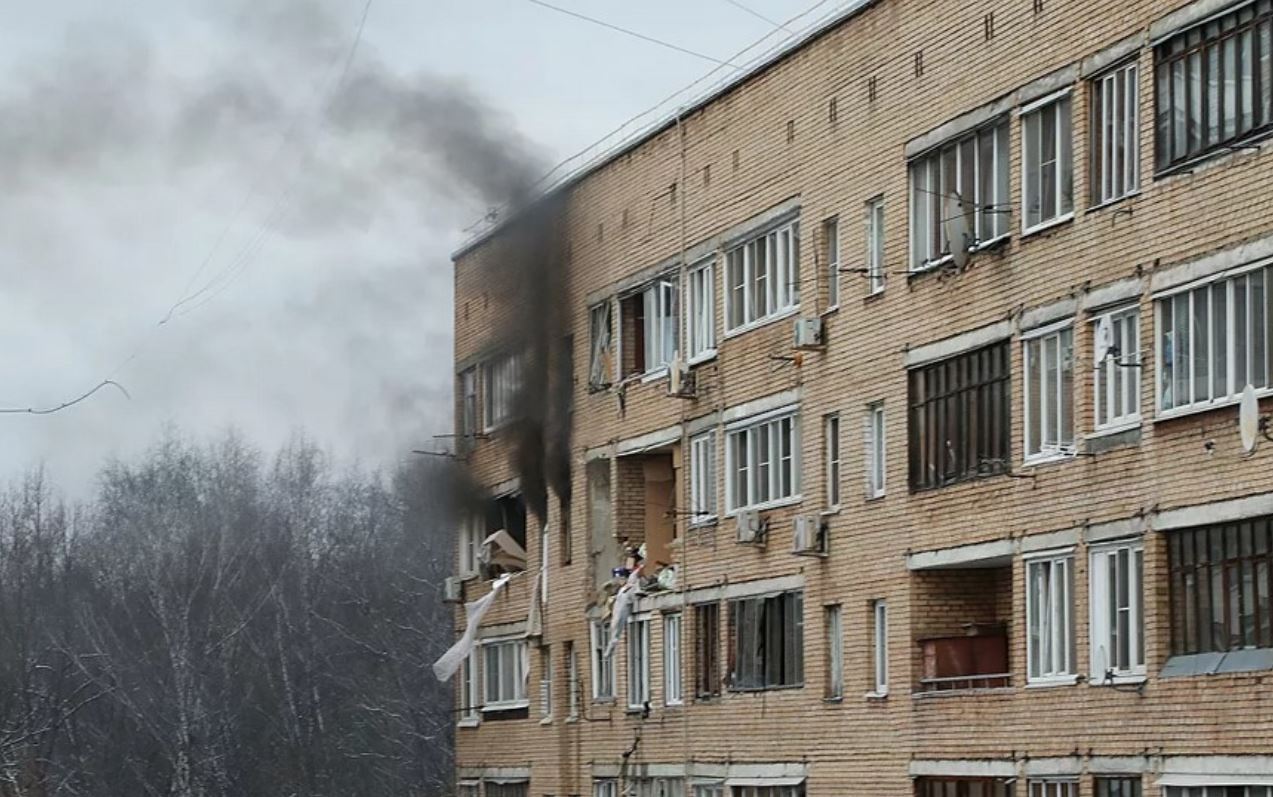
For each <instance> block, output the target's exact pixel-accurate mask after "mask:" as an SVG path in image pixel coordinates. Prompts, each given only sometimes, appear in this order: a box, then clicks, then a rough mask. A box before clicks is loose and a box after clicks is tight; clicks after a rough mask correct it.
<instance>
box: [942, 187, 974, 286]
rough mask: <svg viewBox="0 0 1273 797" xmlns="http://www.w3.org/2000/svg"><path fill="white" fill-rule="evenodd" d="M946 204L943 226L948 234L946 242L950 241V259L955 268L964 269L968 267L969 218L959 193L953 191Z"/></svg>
mask: <svg viewBox="0 0 1273 797" xmlns="http://www.w3.org/2000/svg"><path fill="white" fill-rule="evenodd" d="M945 204H946V206H945V208H943V213H942V215H943V216H944V217H945V221H944V222H943V224H942V226H943V228H944V229H945V232H946V240H947V241H950V257H951V260H953V261H954V263H955V268H958V269H962V268H963V267H964V266H966V265H968V216H967V215H966V211H965V209H964V201H963V199H961V198H960V196H959V193H958V192H955V191H952V192H951V194H950V196H948V197H946V203H945Z"/></svg>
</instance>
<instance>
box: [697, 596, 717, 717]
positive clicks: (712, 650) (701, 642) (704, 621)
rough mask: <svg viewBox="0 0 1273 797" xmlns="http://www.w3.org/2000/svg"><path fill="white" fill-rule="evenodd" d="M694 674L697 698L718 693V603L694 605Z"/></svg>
mask: <svg viewBox="0 0 1273 797" xmlns="http://www.w3.org/2000/svg"><path fill="white" fill-rule="evenodd" d="M694 663H695V667H694V675H695V692H696V694H697V696H698V698H699V699H702V698H707V697H714V696H716V695H719V694H720V604H719V603H702V604H699V605H698V606H695V607H694Z"/></svg>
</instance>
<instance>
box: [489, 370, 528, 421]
mask: <svg viewBox="0 0 1273 797" xmlns="http://www.w3.org/2000/svg"><path fill="white" fill-rule="evenodd" d="M482 379H483V381H484V382H485V385H486V397H485V398H486V400H485V402H483V408H484V409H485V410H486V417H485V418H484V420H485V422H486V428H487V430H488V431H489V430H491V429H494V428H495V427H497V426H503V425H504V424H506V423H508V422H509V421H510V420H512V419H513V405H514V404H515V403H516V400H517V390H518V388H520V387H521V379H522V370H521V358H520V357H516V356H514V355H506V356H504V357H500V358H499V359H497V360H493V361H491V362H488V363H486V364H485V365H484V366H482Z"/></svg>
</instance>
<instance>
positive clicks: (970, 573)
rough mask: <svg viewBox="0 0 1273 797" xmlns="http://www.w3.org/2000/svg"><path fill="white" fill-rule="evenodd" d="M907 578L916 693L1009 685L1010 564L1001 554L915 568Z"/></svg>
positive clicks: (934, 692) (951, 691) (962, 691)
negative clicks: (953, 563)
mask: <svg viewBox="0 0 1273 797" xmlns="http://www.w3.org/2000/svg"><path fill="white" fill-rule="evenodd" d="M912 570H913V571H914V572H913V574H912V580H911V590H912V601H913V605H914V607H915V611H914V612H913V614H912V627H911V632H912V637H913V639H914V640H915V648H914V652H913V656H914V662H913V664H914V671H915V672H918V673H919V674H920V677H919V679H918V681H917V683H916V684H915V693H916V694H923V695H927V694H948V693H966V692H978V691H986V690H994V689H1004V688H1007V687H1010V686H1011V685H1012V667H1011V656H1010V653H1009V651H1010V650H1011V647H1010V645H1009V643H1010V641H1011V633H1010V629H1011V627H1012V617H1013V611H1012V565H1011V561H1010V559H1008V560H1005V559H1004V558H1003V557H1002V556H996V557H993V558H986V559H979V560H973V561H961V562H959V563H958V564H956V565H950V564H946V565H941V566H934V567H932V568H928V569H916V568H914V567H912Z"/></svg>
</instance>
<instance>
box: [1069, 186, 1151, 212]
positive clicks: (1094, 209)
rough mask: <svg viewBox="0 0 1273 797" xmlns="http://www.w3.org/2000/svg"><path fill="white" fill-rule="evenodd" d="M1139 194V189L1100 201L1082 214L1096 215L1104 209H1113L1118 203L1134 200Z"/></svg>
mask: <svg viewBox="0 0 1273 797" xmlns="http://www.w3.org/2000/svg"><path fill="white" fill-rule="evenodd" d="M1140 192H1141V189H1140V188H1136V189H1133V190H1131V191H1128V192H1127V193H1126V194H1123V195H1122V196H1116V197H1113V198H1111V199H1105V200H1102V201H1101V202H1098V203H1096V204H1095V205H1092V206H1090V207H1089V208H1087V209H1086V210H1084V211H1083V212H1084V213H1097V212H1099V211H1102V210H1104V209H1105V208H1108V207H1113V206H1114V205H1117V204H1119V203H1122V202H1126V201H1127V200H1129V199H1135V198H1136V197H1138V196H1140Z"/></svg>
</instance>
